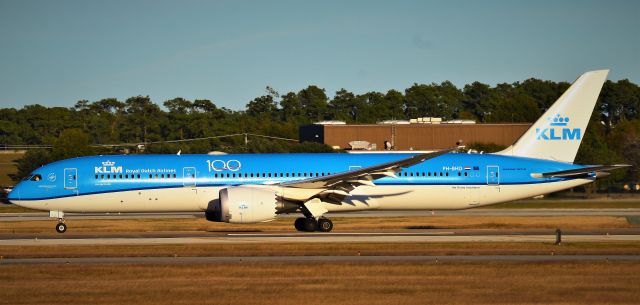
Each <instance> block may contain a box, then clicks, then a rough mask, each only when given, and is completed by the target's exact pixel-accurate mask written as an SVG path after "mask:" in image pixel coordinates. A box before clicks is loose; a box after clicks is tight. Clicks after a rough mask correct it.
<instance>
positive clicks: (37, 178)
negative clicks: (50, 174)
mask: <svg viewBox="0 0 640 305" xmlns="http://www.w3.org/2000/svg"><path fill="white" fill-rule="evenodd" d="M29 180H31V181H40V180H42V176H40V175H38V174H36V175H33V177H31V179H29Z"/></svg>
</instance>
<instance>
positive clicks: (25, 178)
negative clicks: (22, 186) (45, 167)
mask: <svg viewBox="0 0 640 305" xmlns="http://www.w3.org/2000/svg"><path fill="white" fill-rule="evenodd" d="M31 177H33V175H28V176H26V177H24V178H22V181H27V180H31Z"/></svg>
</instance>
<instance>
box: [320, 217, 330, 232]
mask: <svg viewBox="0 0 640 305" xmlns="http://www.w3.org/2000/svg"><path fill="white" fill-rule="evenodd" d="M331 230H333V222H332V221H331V219H329V218H320V220H318V231H320V232H331Z"/></svg>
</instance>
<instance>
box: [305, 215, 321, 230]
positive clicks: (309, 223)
mask: <svg viewBox="0 0 640 305" xmlns="http://www.w3.org/2000/svg"><path fill="white" fill-rule="evenodd" d="M317 227H318V222H317V221H316V220H315V219H314V218H306V219H305V220H304V223H303V229H304V231H306V232H314V231H315V230H316V228H317Z"/></svg>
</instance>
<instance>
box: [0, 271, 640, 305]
mask: <svg viewBox="0 0 640 305" xmlns="http://www.w3.org/2000/svg"><path fill="white" fill-rule="evenodd" d="M639 282H640V264H639V263H633V262H588V263H587V262H585V263H499V262H495V263H435V262H429V263H367V264H362V263H232V264H201V265H197V266H193V265H184V264H163V265H120V264H104V265H82V264H79V265H4V266H3V265H0V283H2V289H0V303H1V304H49V303H59V304H296V305H297V304H328V303H330V304H355V305H358V304H367V305H369V304H373V305H376V304H637V302H638V300H639V299H640V290H638V289H637V288H638V287H637V283H639Z"/></svg>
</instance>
